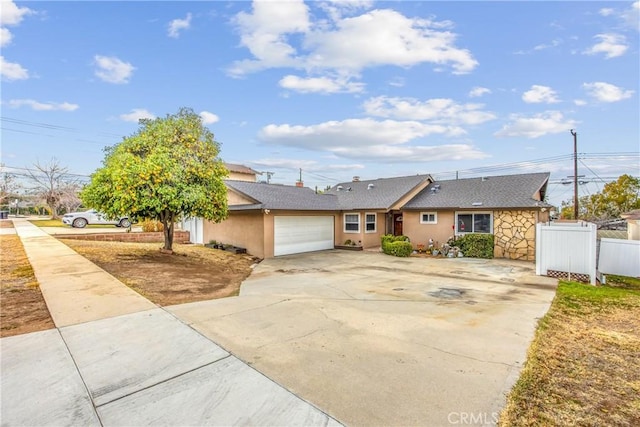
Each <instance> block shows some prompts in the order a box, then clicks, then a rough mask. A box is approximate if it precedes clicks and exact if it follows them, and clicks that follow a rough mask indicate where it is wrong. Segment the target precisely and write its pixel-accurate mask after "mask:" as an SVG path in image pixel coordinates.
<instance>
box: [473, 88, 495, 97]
mask: <svg viewBox="0 0 640 427" xmlns="http://www.w3.org/2000/svg"><path fill="white" fill-rule="evenodd" d="M490 93H491V89H489V88H486V87H481V86H476V87H474V88H473V89H471V90H470V91H469V98H478V97H480V96H483V95H489V94H490Z"/></svg>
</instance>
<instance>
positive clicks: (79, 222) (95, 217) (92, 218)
mask: <svg viewBox="0 0 640 427" xmlns="http://www.w3.org/2000/svg"><path fill="white" fill-rule="evenodd" d="M62 223H63V224H66V225H70V226H71V227H76V228H84V227H86V226H87V225H88V224H91V225H93V224H100V225H115V226H116V227H124V228H127V227H130V226H131V221H130V220H129V218H128V217H126V216H123V217H120V218H118V219H115V220H110V219H107V217H106V216H105V214H103V213H100V212H98V211H96V210H95V209H89V210H88V211H84V212H71V213H68V214H65V215H64V216H63V217H62Z"/></svg>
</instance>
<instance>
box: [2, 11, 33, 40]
mask: <svg viewBox="0 0 640 427" xmlns="http://www.w3.org/2000/svg"><path fill="white" fill-rule="evenodd" d="M1 4H2V7H0V25H1V26H2V27H0V46H7V45H9V44H10V43H11V40H12V39H13V34H11V31H9V29H8V28H5V26H7V25H18V24H20V22H22V19H23V18H24V17H25V16H27V15H31V14H34V13H35V12H34V11H33V10H31V9H29V8H28V7H18V6H17V5H16V4H15V3H14V2H13V1H12V0H2V3H1Z"/></svg>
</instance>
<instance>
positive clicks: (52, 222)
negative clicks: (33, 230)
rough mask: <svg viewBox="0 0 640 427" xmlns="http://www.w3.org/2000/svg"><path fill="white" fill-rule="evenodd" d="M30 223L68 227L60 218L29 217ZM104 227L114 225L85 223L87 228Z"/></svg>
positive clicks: (39, 225) (41, 225)
mask: <svg viewBox="0 0 640 427" xmlns="http://www.w3.org/2000/svg"><path fill="white" fill-rule="evenodd" d="M29 222H30V223H32V224H33V225H36V226H38V227H70V226H68V225H66V224H63V223H62V220H60V219H31V220H29ZM105 227H109V228H111V227H115V225H103V224H93V225H87V228H105Z"/></svg>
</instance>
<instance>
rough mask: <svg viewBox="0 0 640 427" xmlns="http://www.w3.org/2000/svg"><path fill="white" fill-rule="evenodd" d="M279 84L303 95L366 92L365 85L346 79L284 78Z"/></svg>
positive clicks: (289, 76) (291, 76) (290, 76)
mask: <svg viewBox="0 0 640 427" xmlns="http://www.w3.org/2000/svg"><path fill="white" fill-rule="evenodd" d="M278 84H279V85H280V86H281V87H283V88H285V89H290V90H294V91H296V92H301V93H311V92H316V93H357V92H362V91H363V90H364V83H359V82H351V81H349V80H348V79H346V78H331V77H308V78H304V77H298V76H293V75H288V76H284V77H283V78H282V79H281V80H280V81H279V82H278Z"/></svg>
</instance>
